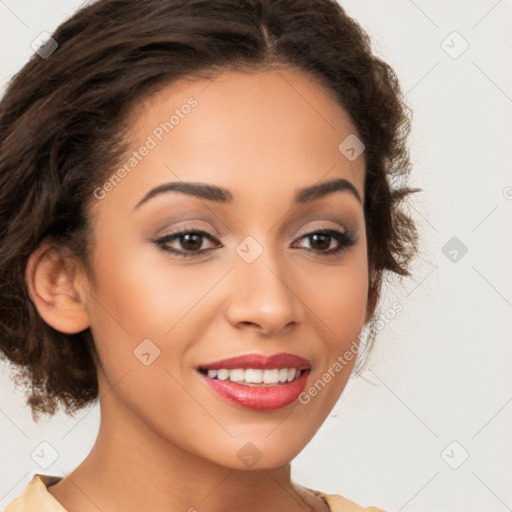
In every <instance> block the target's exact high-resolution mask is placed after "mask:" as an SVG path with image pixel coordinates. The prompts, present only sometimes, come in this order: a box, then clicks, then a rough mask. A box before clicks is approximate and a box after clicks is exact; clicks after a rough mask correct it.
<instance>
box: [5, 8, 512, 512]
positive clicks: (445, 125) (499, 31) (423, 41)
mask: <svg viewBox="0 0 512 512" xmlns="http://www.w3.org/2000/svg"><path fill="white" fill-rule="evenodd" d="M82 3H83V2H80V1H76V0H59V1H56V0H52V1H45V2H41V1H36V0H31V1H29V0H18V1H15V0H0V64H1V73H0V87H1V89H2V91H3V88H4V86H5V84H6V82H7V81H8V80H9V78H10V77H11V76H12V75H13V74H14V73H15V72H16V71H17V70H18V69H19V68H20V67H21V66H22V65H23V64H24V63H25V61H26V60H27V59H28V57H29V56H30V55H31V53H32V51H33V50H32V49H31V42H32V41H33V40H34V39H35V38H36V37H37V36H38V35H39V34H40V33H41V32H43V31H47V32H50V33H51V32H52V31H53V30H54V29H55V28H56V27H57V25H59V24H60V23H61V22H62V21H63V20H64V19H66V18H67V17H69V16H70V15H71V14H72V13H73V12H74V11H75V10H76V9H77V8H78V7H79V6H80V5H81V4H82ZM341 3H342V5H343V6H344V7H345V8H346V9H347V11H348V13H349V14H351V15H352V16H354V17H355V18H356V20H358V21H359V22H360V23H361V24H362V25H363V27H364V28H365V29H366V30H367V31H368V32H369V33H370V36H371V37H372V39H373V42H374V48H375V51H376V52H377V53H378V54H379V55H380V56H381V57H383V58H384V59H385V60H387V61H388V62H389V63H390V64H391V65H392V66H393V67H394V69H395V70H396V72H397V75H398V76H399V78H400V81H401V83H402V87H403V89H404V91H405V92H406V93H407V100H408V103H409V105H410V106H411V107H412V109H413V111H414V117H413V134H412V137H411V150H412V157H413V163H414V171H413V176H412V179H411V185H413V186H419V187H421V188H422V189H423V190H424V192H423V193H421V194H417V195H416V198H415V199H414V200H413V201H412V202H411V211H412V212H413V214H414V216H415V219H416V220H417V222H418V223H419V224H420V228H421V235H422V244H423V248H422V253H421V255H420V258H419V259H418V260H417V262H416V265H415V267H414V277H413V278H411V279H407V280H405V281H403V283H402V284H399V285H395V286H394V287H392V288H389V289H388V291H387V292H386V293H387V294H386V303H387V304H388V305H389V304H392V303H393V302H394V301H396V300H398V301H399V302H400V303H401V304H402V305H403V310H402V312H401V313H399V314H398V315H397V316H396V317H395V318H394V319H393V320H392V321H390V322H389V323H387V324H386V326H385V327H384V328H383V329H382V330H380V332H379V334H378V337H377V340H376V346H375V350H374V353H373V356H372V358H371V360H370V361H369V364H368V366H367V367H366V370H365V371H364V372H363V373H362V375H361V376H360V377H358V378H355V379H351V381H350V382H349V385H348V386H347V388H346V389H345V391H344V393H343V395H342V397H341V399H340V401H339V403H338V405H337V406H336V407H335V408H334V410H333V411H332V414H331V416H330V417H329V419H328V420H327V421H326V422H325V424H324V425H323V427H322V428H321V430H320V431H319V432H318V434H317V435H316V437H315V438H314V439H313V441H312V442H311V443H310V444H309V445H308V446H307V447H306V448H305V449H304V451H303V452H302V453H301V454H300V455H299V457H298V458H297V459H296V460H295V461H294V463H293V476H294V479H295V481H297V482H299V483H301V484H303V485H306V486H309V487H312V488H316V489H319V490H323V491H325V492H329V493H339V494H343V495H344V496H347V497H348V498H350V499H352V500H354V501H356V502H358V503H360V504H362V505H364V506H370V505H375V506H379V507H382V508H384V509H386V510H388V511H389V512H393V511H396V512H398V511H405V512H407V511H413V510H414V511H418V512H427V511H450V512H459V511H460V512H462V511H464V512H477V511H478V512H480V511H482V510H485V511H487V512H491V511H496V512H501V511H506V510H510V509H511V507H512V487H511V486H510V482H512V464H511V454H512V450H511V448H512V438H511V436H510V432H511V431H512V429H511V427H512V386H511V381H512V376H511V372H510V362H511V353H512V344H511V339H512V337H511V332H512V325H511V322H510V318H511V310H512V270H511V264H510V262H511V261H512V250H511V249H512V247H511V246H512V242H511V240H512V237H511V232H512V231H511V222H510V220H511V210H512V173H511V172H510V170H511V168H512V165H511V164H512V155H511V151H510V141H511V140H512V116H511V113H512V66H510V55H511V53H510V48H512V31H511V30H510V27H511V22H512V2H511V1H510V0H498V1H496V0H480V1H475V0H472V1H468V0H449V1H446V0H445V1H441V0H433V1H432V0H431V1H426V0H415V1H413V0H386V1H383V0H365V1H361V0H360V1H356V0H349V1H343V2H341ZM454 32H456V33H454ZM466 46H467V49H465V48H466ZM463 50H464V51H463ZM454 237H455V238H456V239H455V240H452V238H454ZM450 240H451V241H450ZM446 244H448V245H446ZM453 244H454V245H453ZM462 244H463V245H464V246H465V247H466V248H467V253H466V254H464V255H463V256H461V254H462V251H461V247H462ZM454 250H456V251H457V253H454V252H453V251H454ZM454 259H455V261H453V260H454ZM388 307H389V306H388ZM385 309H386V305H385V304H384V305H383V309H382V310H383V311H385ZM0 370H1V372H0V432H1V433H2V435H1V437H0V507H5V506H7V504H8V503H9V502H10V501H12V500H13V499H14V498H15V497H16V496H18V495H19V494H20V493H21V491H22V490H23V488H24V487H25V485H26V484H27V483H28V481H29V480H30V479H31V477H32V475H33V473H36V472H38V473H47V474H55V475H62V472H65V473H68V472H70V471H71V470H72V469H74V468H75V467H76V466H77V465H78V464H79V463H80V462H81V461H82V459H83V458H85V456H86V455H87V454H88V452H89V450H90V448H91V447H92V445H93V443H94V440H95V436H96V433H97V427H98V425H99V409H98V408H97V407H92V408H89V409H86V410H83V411H82V412H81V413H80V414H79V415H78V417H77V418H76V419H74V420H73V419H71V418H68V417H66V416H64V415H59V416H56V417H54V418H53V419H52V420H47V421H41V422H40V423H39V424H36V423H34V422H33V421H32V419H31V415H30V411H29V409H28V408H26V407H25V406H24V397H23V393H22V392H21V391H20V390H17V389H15V388H14V387H13V385H12V383H11V380H10V375H9V369H8V367H7V366H6V365H4V366H0ZM45 441H46V442H48V443H50V444H51V445H52V446H53V447H54V448H55V449H56V452H57V458H56V460H55V461H54V462H53V463H52V464H51V465H50V466H49V467H47V468H42V467H41V466H39V465H38V464H37V463H36V462H35V461H34V460H33V459H32V457H31V454H32V452H33V451H34V450H35V449H36V448H38V447H39V445H40V443H41V442H45ZM464 459H466V460H464Z"/></svg>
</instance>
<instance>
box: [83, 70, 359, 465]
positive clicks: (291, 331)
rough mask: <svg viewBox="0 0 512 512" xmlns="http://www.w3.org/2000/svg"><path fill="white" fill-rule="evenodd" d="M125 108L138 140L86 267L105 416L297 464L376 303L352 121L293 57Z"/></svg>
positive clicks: (117, 177)
mask: <svg viewBox="0 0 512 512" xmlns="http://www.w3.org/2000/svg"><path fill="white" fill-rule="evenodd" d="M129 122H130V123H132V133H133V137H132V138H131V142H130V144H131V149H130V152H129V154H128V155H127V156H126V159H125V160H123V161H122V162H121V163H120V164H119V165H118V167H116V168H115V169H112V173H111V178H110V179H109V180H108V181H107V182H106V184H105V185H104V186H103V187H101V188H98V189H96V191H95V193H94V195H95V197H94V200H93V201H94V204H93V206H92V210H91V211H92V214H93V217H92V219H93V224H92V225H93V242H94V246H93V253H92V263H93V272H94V283H93V282H89V283H85V279H86V278H85V276H83V279H84V281H82V284H83V285H84V287H85V288H84V289H88V290H89V294H85V295H86V308H87V313H88V315H89V319H90V326H91V331H92V333H93V337H94V341H95V344H96V347H97V351H98V354H99V359H100V366H99V368H98V370H99V382H100V396H102V395H105V394H106V396H107V395H108V403H107V402H106V400H105V403H102V407H105V410H103V409H102V421H104V422H107V421H108V422H109V426H110V428H113V429H117V435H119V436H123V435H125V434H124V433H125V432H128V431H129V430H130V425H132V426H133V424H134V423H135V422H138V425H139V427H140V428H141V429H142V428H144V429H146V430H144V434H142V430H139V432H140V433H141V436H142V435H143V436H144V438H145V439H146V440H147V439H148V438H150V437H151V436H152V435H153V436H154V438H155V439H159V442H161V440H162V439H163V440H164V441H165V442H166V443H171V444H172V445H175V446H176V447H179V449H181V450H185V451H186V452H189V453H192V454H194V455H198V456H200V457H202V458H204V459H208V460H210V461H212V462H214V463H218V464H221V465H224V466H227V467H231V468H242V469H243V468H249V467H252V465H253V464H255V462H256V464H255V467H256V468H264V467H265V468H271V467H278V466H280V465H283V464H286V463H287V462H289V461H290V460H291V459H293V457H294V456H295V455H297V454H298V453H299V452H300V451H301V450H302V448H303V447H304V446H305V445H306V444H307V443H308V441H309V440H310V439H311V437H312V436H313V435H314V433H315V432H316V431H317V429H318V428H319V427H320V425H321V424H322V422H323V421H324V420H325V418H326V417H327V415H328V413H329V411H330V410H331V409H332V407H333V406H334V405H335V403H336V401H337V399H338V398H339V396H340V394H341V392H342V391H343V388H344V386H345V384H346V382H347V380H348V378H349V376H350V373H351V370H352V367H353V365H354V362H355V356H354V357H352V358H348V357H346V352H347V351H350V352H351V353H352V354H354V352H355V349H354V347H357V345H356V344H357V341H358V338H357V337H358V335H359V333H360V331H361V329H362V327H363V325H364V324H365V322H366V321H367V320H368V319H369V317H368V316H367V295H368V268H367V244H366V232H365V222H364V211H363V203H362V201H364V172H365V171H364V154H362V155H361V156H360V157H358V158H355V156H357V152H358V151H359V150H360V147H359V146H357V140H356V139H354V134H355V133H356V130H355V128H354V126H353V124H352V123H351V121H350V119H349V117H348V115H347V113H346V112H345V111H344V110H343V109H342V108H341V107H340V106H339V105H338V104H337V103H336V101H335V100H334V99H333V98H332V97H331V96H330V95H329V93H328V92H327V91H326V90H325V89H323V88H322V87H321V86H320V85H318V84H317V83H316V82H314V81H312V80H311V79H310V78H307V77H306V76H305V75H303V74H300V73H298V72H292V71H285V70H280V71H270V72H258V73H251V74H246V73H238V72H231V71H230V72H224V73H222V74H220V75H219V76H218V77H217V78H216V79H215V80H213V81H208V80H204V79H196V80H194V81H192V80H187V81H185V80H181V81H179V82H175V83H174V84H172V85H170V86H168V87H166V88H164V89H162V90H160V91H159V92H158V93H156V94H154V95H152V96H151V97H150V98H149V99H148V100H146V101H145V102H144V104H143V105H141V104H139V105H138V107H137V109H136V110H134V111H133V115H132V116H131V119H130V121H129ZM347 137H350V138H349V139H348V140H347V141H346V142H344V141H345V139H347ZM354 141H356V142H354ZM342 143H343V144H342ZM340 144H342V145H341V148H339V146H340ZM354 144H356V145H354ZM351 148H354V151H352V150H351ZM123 166H124V167H123ZM123 168H124V172H123V170H121V169H123ZM333 180H340V181H338V182H337V183H338V186H337V187H331V189H328V188H320V189H318V190H316V192H315V189H314V190H313V191H310V192H307V191H306V192H302V193H301V192H300V191H301V190H302V189H307V188H309V187H316V186H319V185H322V184H323V183H327V182H331V181H333ZM343 180H345V181H343ZM186 183H187V184H188V183H194V184H200V185H201V188H196V189H195V192H196V193H197V194H193V193H192V192H194V189H192V188H185V184H186ZM178 187H180V188H181V191H180V189H179V188H178ZM217 188H218V189H222V191H218V190H217ZM357 196H359V198H358V197H357ZM183 229H186V230H187V231H190V232H192V233H189V234H188V235H187V234H185V235H183V234H182V235H181V236H177V235H175V234H176V232H177V231H178V230H183ZM315 232H317V234H316V235H315V234H314V233H315ZM350 242H352V243H350ZM338 249H339V250H338ZM328 251H333V252H332V253H331V254H328ZM335 251H336V252H335ZM277 354H281V355H282V354H287V355H288V356H282V357H278V358H275V359H274V360H270V361H269V360H267V359H268V358H269V357H271V356H274V355H277ZM248 355H249V356H248ZM257 356H261V358H258V357H257ZM294 356H295V357H294ZM231 358H241V359H238V360H237V361H232V362H231V363H230V362H225V361H224V362H221V363H219V361H222V360H226V359H231ZM208 369H209V370H210V372H208V371H207V370H208ZM214 370H216V371H214ZM251 370H252V371H251ZM208 375H210V376H208ZM241 379H243V380H242V381H241ZM262 379H264V381H265V382H261V380H262ZM277 381H278V382H277ZM282 381H286V383H283V382H282ZM288 381H290V382H288ZM315 383H316V386H315ZM112 386H114V387H113V389H112V390H111V391H109V390H110V388H111V387H112ZM142 426H143V427H142ZM126 435H127V434H126ZM248 443H250V444H248ZM258 459H259V460H258Z"/></svg>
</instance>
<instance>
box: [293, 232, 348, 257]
mask: <svg viewBox="0 0 512 512" xmlns="http://www.w3.org/2000/svg"><path fill="white" fill-rule="evenodd" d="M304 238H305V239H309V240H310V244H309V245H310V247H308V248H306V250H307V251H313V252H316V253H318V254H320V255H334V254H338V253H340V252H342V251H344V250H345V249H347V248H348V247H351V246H353V245H355V243H356V240H355V238H354V237H353V236H352V235H350V234H349V233H348V232H345V233H342V232H341V231H336V230H334V229H327V230H321V231H313V232H311V233H307V234H305V235H303V236H301V237H300V238H299V239H298V240H302V239H304ZM333 242H334V247H332V243H333Z"/></svg>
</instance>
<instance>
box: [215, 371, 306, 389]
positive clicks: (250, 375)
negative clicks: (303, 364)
mask: <svg viewBox="0 0 512 512" xmlns="http://www.w3.org/2000/svg"><path fill="white" fill-rule="evenodd" d="M301 373H302V372H300V371H298V370H297V369H295V368H273V369H271V370H261V369H248V370H244V369H242V368H235V369H233V370H228V369H226V368H221V369H218V370H208V377H210V379H218V380H230V381H231V382H239V383H241V384H269V385H275V384H284V383H286V382H292V381H293V380H296V379H298V378H299V377H300V375H301Z"/></svg>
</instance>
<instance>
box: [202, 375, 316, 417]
mask: <svg viewBox="0 0 512 512" xmlns="http://www.w3.org/2000/svg"><path fill="white" fill-rule="evenodd" d="M200 375H201V377H202V378H203V380H204V382H205V383H206V385H207V386H208V387H209V388H210V389H211V390H212V391H213V392H214V393H216V394H217V395H218V396H220V397H221V398H223V399H224V400H227V401H228V402H230V403H232V404H235V405H238V406H240V407H243V408H245V409H253V410H257V411H275V410H276V409H282V408H283V407H286V406H287V405H290V404H292V403H293V402H295V400H297V399H298V398H299V395H300V394H301V393H302V392H303V391H304V388H305V387H306V381H307V379H308V375H309V371H304V372H302V373H301V375H300V377H299V378H298V379H297V380H294V381H292V382H287V383H286V384H278V385H276V386H255V385H251V386H247V385H244V384H238V383H236V382H231V381H229V380H218V379H211V378H210V377H208V376H207V375H203V374H202V373H201V374H200Z"/></svg>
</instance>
